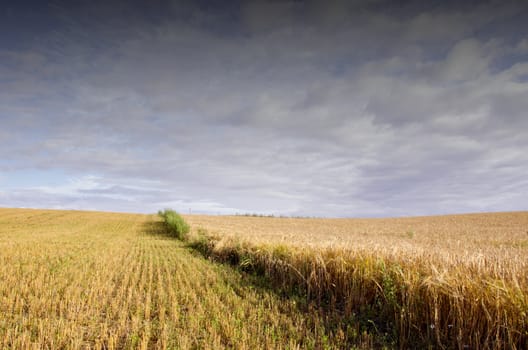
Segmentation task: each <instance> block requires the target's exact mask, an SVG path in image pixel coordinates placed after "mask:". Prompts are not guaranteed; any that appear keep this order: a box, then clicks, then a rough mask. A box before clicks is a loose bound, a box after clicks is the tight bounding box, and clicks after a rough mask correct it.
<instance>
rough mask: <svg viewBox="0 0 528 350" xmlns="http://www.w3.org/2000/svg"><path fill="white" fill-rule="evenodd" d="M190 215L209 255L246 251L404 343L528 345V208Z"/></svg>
mask: <svg viewBox="0 0 528 350" xmlns="http://www.w3.org/2000/svg"><path fill="white" fill-rule="evenodd" d="M186 219H187V220H188V221H189V222H190V223H191V225H192V226H193V227H194V229H195V231H197V232H198V231H199V232H207V236H208V237H210V243H209V248H208V249H207V250H208V255H210V256H213V257H216V258H217V259H218V260H221V261H226V260H229V259H231V260H232V256H233V254H235V255H238V256H239V257H241V259H243V261H245V262H246V264H250V265H251V264H252V265H254V269H255V270H259V271H260V272H261V273H263V274H264V275H266V276H268V278H270V279H271V280H272V281H274V282H275V285H276V286H277V287H280V288H285V287H286V288H287V287H288V286H289V285H297V286H300V289H301V294H303V295H305V296H306V297H307V298H308V299H310V300H312V301H313V302H315V303H316V304H317V305H321V307H323V308H325V309H327V310H330V312H333V311H336V310H338V311H339V314H340V315H345V317H348V318H347V319H350V318H352V319H353V320H354V321H355V322H359V323H360V324H363V325H364V326H366V328H367V329H370V330H372V331H374V332H375V333H380V332H379V330H380V329H384V330H385V333H384V334H385V335H389V338H390V339H392V340H393V341H395V343H396V344H398V346H399V347H401V348H406V347H429V346H434V347H447V348H472V349H473V348H474V349H477V348H484V349H503V348H504V349H512V348H518V349H525V348H528V212H511V213H489V214H469V215H447V216H436V217H414V218H395V219H296V218H273V217H247V216H233V217H214V216H192V215H189V216H187V217H186ZM229 256H231V258H229ZM235 260H236V259H235ZM248 261H249V263H248ZM277 261H281V264H277ZM369 324H370V325H371V327H369Z"/></svg>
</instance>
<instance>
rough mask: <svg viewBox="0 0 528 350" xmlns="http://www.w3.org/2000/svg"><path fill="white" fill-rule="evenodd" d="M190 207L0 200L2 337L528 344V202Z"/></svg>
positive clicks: (10, 343)
mask: <svg viewBox="0 0 528 350" xmlns="http://www.w3.org/2000/svg"><path fill="white" fill-rule="evenodd" d="M184 218H185V219H186V221H187V222H188V223H189V224H190V226H191V233H190V235H189V236H188V237H187V236H186V237H181V238H182V239H183V241H180V240H177V239H175V238H174V237H171V236H170V235H168V234H167V232H168V231H167V227H166V225H165V224H164V223H163V222H162V220H161V219H160V218H159V217H158V216H156V215H138V214H118V213H101V212H81V211H55V210H29V209H0V281H1V283H0V348H2V349H12V348H15V349H56V348H63V349H193V348H196V349H221V348H236V349H249V348H254V349H264V348H266V349H334V348H335V349H345V348H356V347H357V348H400V349H407V348H446V349H525V348H526V347H528V317H527V315H528V258H527V256H528V254H527V253H528V213H527V212H516V213H493V214H472V215H450V216H438V217H416V218H399V219H293V218H267V217H266V218H262V217H239V216H232V217H230V216H200V215H186V216H184ZM204 256H205V257H207V258H208V259H205V258H204ZM218 262H223V263H227V264H218ZM233 267H235V268H233Z"/></svg>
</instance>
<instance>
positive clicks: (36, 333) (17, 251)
mask: <svg viewBox="0 0 528 350" xmlns="http://www.w3.org/2000/svg"><path fill="white" fill-rule="evenodd" d="M0 281H1V283H0V348H1V349H89V348H93V349H192V348H195V349H198V348H199V349H221V348H237V349H260V348H262V349H264V348H271V349H272V348H276V349H281V348H283V349H284V348H297V347H302V348H316V347H323V346H325V344H326V343H328V344H327V345H328V346H331V347H342V346H343V341H344V340H343V339H342V338H343V337H341V340H339V339H338V338H336V337H332V338H333V341H332V344H330V343H329V341H327V340H325V338H328V337H329V336H330V335H331V334H330V333H329V331H328V330H327V329H326V328H325V325H324V324H323V323H322V322H321V320H320V319H319V318H318V316H316V315H314V316H313V317H312V316H309V315H307V314H303V313H302V312H300V311H299V309H298V307H297V306H296V303H295V301H294V300H287V299H284V298H279V297H278V296H276V295H275V293H273V292H272V291H269V290H264V289H262V288H258V286H255V285H254V284H252V283H250V281H248V280H247V278H246V277H244V276H243V275H242V274H241V273H239V272H238V271H236V270H234V269H232V268H231V267H228V266H223V265H218V264H214V263H212V262H209V261H207V260H206V259H204V258H203V257H202V256H201V255H198V254H192V252H191V251H190V250H189V249H188V248H186V247H185V245H184V244H183V243H182V242H180V241H177V240H175V239H173V238H171V237H169V236H167V235H166V234H165V231H164V227H163V226H162V224H161V223H160V222H159V220H158V218H157V216H155V215H134V214H115V213H97V212H72V211H45V210H22V209H0ZM325 342H326V343H325Z"/></svg>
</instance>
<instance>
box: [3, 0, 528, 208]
mask: <svg viewBox="0 0 528 350" xmlns="http://www.w3.org/2000/svg"><path fill="white" fill-rule="evenodd" d="M0 17H1V19H2V21H0V22H1V23H2V26H3V27H2V29H5V30H2V32H3V33H9V35H5V34H3V37H2V41H1V42H0V85H1V91H2V93H1V94H0V118H1V120H2V126H3V127H2V129H1V130H0V137H1V140H2V146H3V147H2V148H1V149H0V159H1V160H0V169H2V173H3V174H4V176H3V178H0V204H1V205H25V206H32V205H33V206H36V205H42V206H51V205H53V206H58V205H62V206H64V207H68V206H73V207H90V208H92V207H93V208H102V209H103V208H104V209H112V210H140V211H145V210H147V211H154V210H156V208H157V207H160V206H170V205H174V206H176V207H180V209H181V210H187V209H188V208H194V209H195V210H202V211H208V212H219V213H229V212H236V211H238V212H246V211H259V212H263V213H270V212H275V213H282V214H305V215H330V216H363V215H375V216H386V215H409V214H429V213H446V212H457V211H480V210H511V209H526V207H525V205H524V202H523V197H525V196H526V195H527V194H528V184H527V182H526V181H525V180H524V179H523V174H525V173H527V172H528V158H527V156H526V155H525V154H526V153H527V152H525V150H526V149H527V148H528V135H527V132H526V131H525V130H528V124H527V123H528V118H527V116H526V110H527V107H528V105H526V98H525V97H524V96H528V79H526V77H527V76H528V40H527V39H526V38H527V37H528V24H527V23H528V21H526V20H524V19H525V18H528V13H527V12H526V7H525V6H522V4H521V3H519V2H495V1H490V2H477V1H474V2H464V3H462V4H461V3H460V2H424V1H415V2H411V1H406V2H388V1H352V2H350V1H330V2H322V1H306V2H304V1H278V2H262V1H255V2H230V3H229V5H225V4H223V3H221V2H210V1H198V2H195V1H187V2H185V1H149V2H140V1H135V2H125V1H112V2H86V1H74V2H70V1H68V2H66V1H53V2H50V3H49V4H47V5H45V6H44V5H42V3H40V4H35V5H31V6H20V5H11V6H7V7H6V8H5V10H4V11H3V12H2V13H0ZM4 145H5V146H4ZM56 168H59V169H62V170H64V171H65V172H66V173H68V174H69V176H70V178H65V179H64V183H65V185H64V186H62V187H60V186H58V187H57V186H56V187H54V188H55V189H54V188H53V187H51V188H49V187H46V188H43V187H42V186H41V185H39V181H38V179H35V185H34V186H30V187H28V186H25V187H23V188H20V186H18V187H17V186H16V185H13V184H12V182H13V180H10V178H9V176H10V175H9V174H12V173H13V172H17V171H24V172H31V171H33V169H39V170H43V171H44V170H46V169H56ZM8 180H9V181H8ZM2 183H4V184H5V185H3V186H2ZM61 188H62V189H61ZM61 191H62V192H61ZM33 192H34V193H36V194H37V195H36V196H35V197H33V198H34V200H33V201H31V200H30V198H31V197H30V196H29V195H28V193H33ZM60 198H62V199H60ZM147 202H148V203H149V204H148V205H146V204H145V203H147Z"/></svg>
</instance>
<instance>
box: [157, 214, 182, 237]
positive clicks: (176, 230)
mask: <svg viewBox="0 0 528 350" xmlns="http://www.w3.org/2000/svg"><path fill="white" fill-rule="evenodd" d="M158 215H159V216H160V217H161V218H162V219H163V222H164V223H165V224H166V225H167V228H168V232H169V233H170V234H172V235H173V236H174V237H176V238H178V239H179V240H185V239H186V238H187V234H188V233H189V230H190V227H189V225H188V224H187V223H186V222H185V220H184V219H183V218H182V217H181V215H180V214H178V213H177V212H175V211H174V210H172V209H165V210H163V211H162V210H160V211H158Z"/></svg>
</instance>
